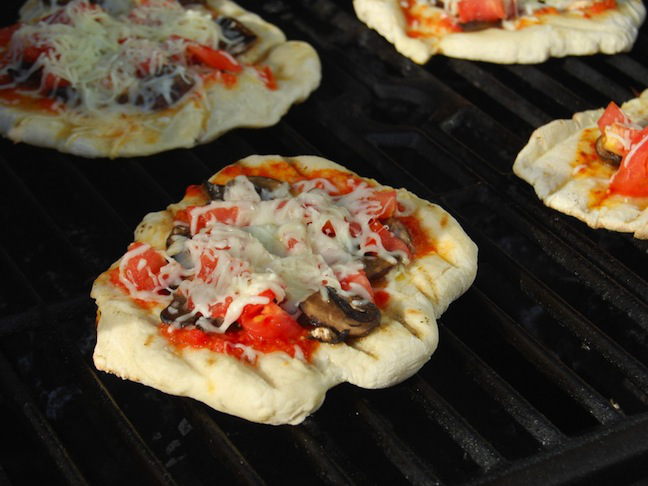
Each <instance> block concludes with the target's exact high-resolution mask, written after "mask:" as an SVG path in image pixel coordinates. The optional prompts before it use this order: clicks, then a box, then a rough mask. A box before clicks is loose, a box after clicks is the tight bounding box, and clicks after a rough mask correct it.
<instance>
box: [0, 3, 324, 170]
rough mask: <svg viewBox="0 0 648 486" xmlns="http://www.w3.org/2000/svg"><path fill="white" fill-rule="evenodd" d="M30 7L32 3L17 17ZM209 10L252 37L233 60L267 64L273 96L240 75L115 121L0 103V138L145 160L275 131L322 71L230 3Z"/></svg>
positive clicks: (293, 44)
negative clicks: (230, 134) (232, 135)
mask: <svg viewBox="0 0 648 486" xmlns="http://www.w3.org/2000/svg"><path fill="white" fill-rule="evenodd" d="M36 1H37V0H30V2H28V3H27V4H26V5H25V6H24V7H23V10H22V12H23V14H25V12H27V14H28V13H29V11H30V9H33V4H34V3H35V2H36ZM208 5H209V6H210V7H212V8H214V9H217V10H218V11H219V12H222V13H223V14H224V15H227V16H230V17H233V18H236V19H237V20H239V21H241V22H243V23H244V24H246V26H248V27H249V28H250V29H251V30H253V31H254V32H255V33H256V34H257V36H258V38H259V40H258V41H257V44H256V45H254V46H253V47H252V48H251V49H250V50H249V51H248V52H245V53H244V54H243V55H241V56H240V57H239V60H240V61H242V62H245V63H263V64H265V65H268V66H269V67H270V68H271V69H272V71H273V73H274V74H275V78H276V81H277V84H278V89H276V90H270V89H268V88H267V87H266V86H265V84H264V83H263V81H261V80H260V79H259V78H258V77H257V76H256V75H255V74H254V73H250V72H248V71H245V72H244V73H241V74H240V75H239V76H238V80H237V83H236V85H235V86H233V87H230V88H228V87H226V86H224V85H223V84H222V83H212V84H211V85H210V86H208V87H207V89H206V90H205V91H204V93H203V95H202V96H200V95H198V94H196V92H194V93H190V94H188V95H187V96H186V97H185V99H184V100H183V101H181V102H179V103H177V104H176V105H173V106H172V107H170V108H168V109H165V110H162V111H159V112H154V113H149V114H141V115H132V116H131V115H128V116H126V115H124V116H121V117H100V116H82V115H79V114H74V113H72V112H70V111H64V112H61V113H49V112H36V111H34V110H27V109H21V108H19V107H16V106H12V105H11V104H10V103H2V102H1V100H0V133H2V134H3V135H5V136H6V137H8V138H9V139H11V140H13V141H14V142H25V143H29V144H32V145H38V146H42V147H48V148H54V149H56V150H59V151H61V152H66V153H71V154H74V155H80V156H83V157H110V158H115V157H133V156H141V155H150V154H154V153H158V152H162V151H165V150H171V149H174V148H183V147H184V148H190V147H194V146H196V145H198V144H203V143H207V142H210V141H212V140H214V139H216V138H217V137H219V136H220V135H222V134H223V133H225V132H227V131H229V130H231V129H233V128H239V127H247V128H258V127H265V126H270V125H274V124H275V123H277V122H278V121H279V120H280V118H281V117H282V116H283V115H284V114H285V113H286V112H287V111H288V109H289V108H290V106H291V105H292V104H294V103H299V102H302V101H304V100H305V99H306V98H307V97H308V95H309V94H310V93H311V92H312V91H314V90H315V89H316V88H317V87H318V86H319V83H320V79H321V65H320V61H319V57H318V56H317V53H316V52H315V50H314V49H313V48H312V47H311V46H310V45H309V44H306V43H305V42H300V41H286V38H285V36H284V34H283V33H282V32H281V31H280V30H279V29H278V28H277V27H275V26H274V25H271V24H269V23H267V22H265V21H264V20H263V19H261V17H259V16H258V15H256V14H253V13H250V12H247V11H245V10H243V9H242V8H241V7H239V6H238V5H236V4H235V3H233V2H230V1H227V0H226V1H221V0H208Z"/></svg>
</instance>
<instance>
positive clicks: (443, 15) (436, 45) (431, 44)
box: [353, 0, 646, 64]
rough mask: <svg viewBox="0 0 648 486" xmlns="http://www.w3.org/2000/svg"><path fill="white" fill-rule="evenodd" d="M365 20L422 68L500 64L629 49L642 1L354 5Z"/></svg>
mask: <svg viewBox="0 0 648 486" xmlns="http://www.w3.org/2000/svg"><path fill="white" fill-rule="evenodd" d="M353 6H354V7H355V11H356V13H357V15H358V17H359V18H360V20H362V21H363V22H365V23H366V24H367V25H368V26H369V27H371V28H373V29H375V30H376V31H378V33H379V34H381V35H382V36H383V37H385V38H386V39H387V40H388V41H390V42H391V43H393V44H394V46H395V47H396V49H397V50H398V52H400V53H401V54H403V55H404V56H407V57H409V58H410V59H412V60H414V61H415V62H418V63H420V64H423V63H425V62H427V61H428V60H429V59H430V57H431V56H433V55H435V54H445V55H446V56H450V57H457V58H461V59H472V60H475V61H488V62H496V63H502V64H512V63H524V64H530V63H539V62H543V61H545V60H546V59H548V58H549V57H563V56H569V55H579V56H582V55H587V54H595V53H598V52H602V53H605V54H613V53H616V52H621V51H627V50H629V49H630V48H631V47H632V44H633V43H634V41H635V39H636V37H637V31H638V28H639V26H640V25H641V23H642V22H643V20H644V18H645V15H646V10H645V7H644V5H643V3H642V2H641V0H353Z"/></svg>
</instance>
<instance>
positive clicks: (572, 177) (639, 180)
mask: <svg viewBox="0 0 648 486" xmlns="http://www.w3.org/2000/svg"><path fill="white" fill-rule="evenodd" d="M647 125H648V90H646V91H644V92H643V93H642V94H641V96H640V97H638V98H635V99H632V100H630V101H628V102H626V103H624V104H623V105H621V107H618V106H617V105H616V104H615V103H610V104H609V106H608V107H607V108H605V109H603V108H601V109H598V110H590V111H585V112H582V113H577V114H575V115H574V116H573V118H572V119H571V120H556V121H553V122H551V123H549V124H547V125H545V126H542V127H540V128H538V129H537V130H536V131H535V132H534V133H533V134H532V135H531V139H530V140H529V143H528V144H527V145H526V147H524V149H522V151H521V152H520V153H519V155H518V157H517V158H516V160H515V163H514V165H513V171H514V172H515V174H517V175H518V176H519V177H521V178H522V179H524V180H525V181H527V182H528V183H529V184H531V185H532V186H533V188H534V189H535V192H536V194H537V195H538V197H539V198H540V199H542V201H543V202H544V203H545V204H546V205H547V206H549V207H551V208H554V209H557V210H558V211H561V212H563V213H565V214H569V215H571V216H575V217H576V218H578V219H580V220H581V221H584V222H585V223H587V224H588V225H589V226H590V227H592V228H606V229H609V230H614V231H622V232H629V233H634V236H635V237H637V238H641V239H647V238H648V210H647V208H648V168H647V164H648V128H646V126H647Z"/></svg>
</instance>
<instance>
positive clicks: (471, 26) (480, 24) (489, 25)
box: [459, 20, 502, 32]
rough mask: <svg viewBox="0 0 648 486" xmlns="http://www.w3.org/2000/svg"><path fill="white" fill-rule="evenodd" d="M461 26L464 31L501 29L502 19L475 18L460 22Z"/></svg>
mask: <svg viewBox="0 0 648 486" xmlns="http://www.w3.org/2000/svg"><path fill="white" fill-rule="evenodd" d="M459 26H460V27H461V30H462V31H463V32H479V31H480V30H486V29H501V28H502V21H501V20H495V21H488V20H474V21H472V22H466V23H465V24H459Z"/></svg>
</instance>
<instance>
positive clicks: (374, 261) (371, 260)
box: [362, 255, 396, 280]
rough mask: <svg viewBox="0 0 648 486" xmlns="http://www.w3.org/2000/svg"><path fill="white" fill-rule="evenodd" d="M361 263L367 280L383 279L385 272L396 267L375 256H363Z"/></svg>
mask: <svg viewBox="0 0 648 486" xmlns="http://www.w3.org/2000/svg"><path fill="white" fill-rule="evenodd" d="M362 263H364V266H365V269H364V271H365V274H366V275H367V278H368V279H369V280H378V279H379V278H382V277H384V276H385V275H387V272H389V271H390V270H391V269H392V268H394V267H395V266H396V265H395V264H394V263H390V262H388V261H387V260H385V259H384V258H380V257H379V256H376V255H365V256H363V257H362Z"/></svg>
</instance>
